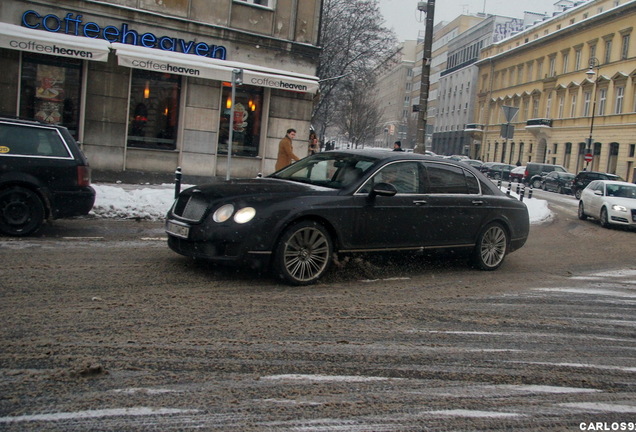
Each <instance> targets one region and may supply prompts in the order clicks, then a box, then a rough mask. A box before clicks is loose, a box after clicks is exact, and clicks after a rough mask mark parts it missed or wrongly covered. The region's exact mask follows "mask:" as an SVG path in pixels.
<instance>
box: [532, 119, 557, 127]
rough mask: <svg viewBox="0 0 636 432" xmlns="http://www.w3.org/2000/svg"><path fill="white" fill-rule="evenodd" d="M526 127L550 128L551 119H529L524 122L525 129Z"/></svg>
mask: <svg viewBox="0 0 636 432" xmlns="http://www.w3.org/2000/svg"><path fill="white" fill-rule="evenodd" d="M528 126H539V127H550V128H551V127H552V119H547V118H536V119H529V120H528V121H527V122H526V127H528Z"/></svg>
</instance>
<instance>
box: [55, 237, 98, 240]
mask: <svg viewBox="0 0 636 432" xmlns="http://www.w3.org/2000/svg"><path fill="white" fill-rule="evenodd" d="M62 239H64V240H104V237H62Z"/></svg>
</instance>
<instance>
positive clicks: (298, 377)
mask: <svg viewBox="0 0 636 432" xmlns="http://www.w3.org/2000/svg"><path fill="white" fill-rule="evenodd" d="M261 379H265V380H295V381H323V382H333V381H343V382H368V381H388V380H389V379H400V378H386V377H370V376H357V375H303V374H287V375H268V376H264V377H262V378H261Z"/></svg>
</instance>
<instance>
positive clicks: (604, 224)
mask: <svg viewBox="0 0 636 432" xmlns="http://www.w3.org/2000/svg"><path fill="white" fill-rule="evenodd" d="M599 221H600V222H601V226H602V227H603V228H609V226H610V223H609V218H608V217H607V209H606V208H605V207H603V208H602V209H601V216H600V217H599Z"/></svg>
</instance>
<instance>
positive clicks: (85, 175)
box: [77, 165, 91, 187]
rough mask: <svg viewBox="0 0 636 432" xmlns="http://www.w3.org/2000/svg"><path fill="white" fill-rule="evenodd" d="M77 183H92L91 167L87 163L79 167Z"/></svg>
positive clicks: (87, 184)
mask: <svg viewBox="0 0 636 432" xmlns="http://www.w3.org/2000/svg"><path fill="white" fill-rule="evenodd" d="M77 185H78V186H82V187H84V186H90V185H91V169H90V167H88V166H86V165H80V166H78V167H77Z"/></svg>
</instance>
